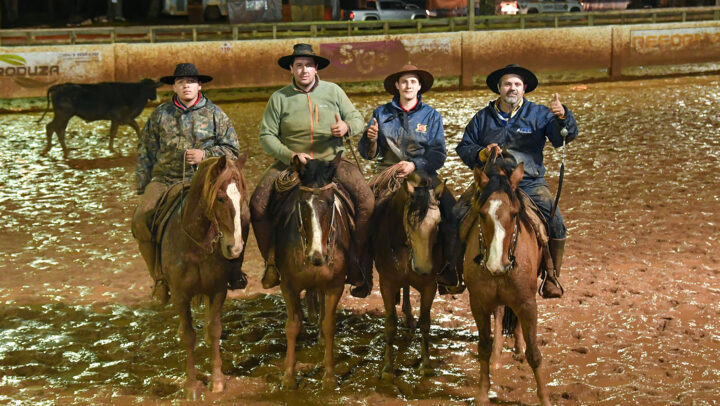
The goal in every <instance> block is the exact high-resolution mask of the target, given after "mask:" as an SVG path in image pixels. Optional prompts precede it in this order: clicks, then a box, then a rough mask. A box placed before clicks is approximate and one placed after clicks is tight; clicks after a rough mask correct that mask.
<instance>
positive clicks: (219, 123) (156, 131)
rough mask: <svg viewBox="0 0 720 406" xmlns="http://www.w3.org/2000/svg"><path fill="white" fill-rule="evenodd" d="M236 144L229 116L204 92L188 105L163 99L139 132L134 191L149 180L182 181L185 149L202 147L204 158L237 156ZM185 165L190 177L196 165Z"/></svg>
mask: <svg viewBox="0 0 720 406" xmlns="http://www.w3.org/2000/svg"><path fill="white" fill-rule="evenodd" d="M173 99H174V98H173ZM239 146H240V145H239V143H238V138H237V134H235V129H234V128H233V126H232V122H231V121H230V118H229V117H228V116H227V115H226V114H225V112H223V111H222V110H221V109H220V107H218V106H216V105H215V104H213V103H212V102H211V101H210V100H209V99H207V98H205V97H204V96H203V97H202V99H201V100H200V101H199V102H198V103H197V104H195V105H194V106H192V107H189V108H187V109H182V108H180V107H178V106H176V105H175V103H174V100H170V101H168V102H165V103H163V104H161V105H159V106H158V107H157V108H156V109H155V111H153V113H152V114H151V115H150V118H149V119H148V121H147V123H145V128H143V131H142V134H141V135H140V141H139V142H138V162H137V170H136V175H137V193H138V194H142V193H143V191H144V190H145V186H147V184H148V183H150V182H151V181H154V182H161V183H165V184H172V183H175V182H179V181H181V180H182V178H183V161H184V158H185V150H187V149H202V150H203V151H205V158H208V157H211V156H221V155H227V156H229V157H232V158H237V156H238V152H239ZM184 167H185V178H186V179H190V178H192V175H193V174H194V173H195V168H193V167H192V165H189V164H185V165H184Z"/></svg>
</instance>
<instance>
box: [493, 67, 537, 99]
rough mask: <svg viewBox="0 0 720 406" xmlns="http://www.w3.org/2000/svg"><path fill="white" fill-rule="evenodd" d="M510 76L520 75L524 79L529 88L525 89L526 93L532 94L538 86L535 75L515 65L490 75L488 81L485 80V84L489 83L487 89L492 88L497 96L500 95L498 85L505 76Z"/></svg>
mask: <svg viewBox="0 0 720 406" xmlns="http://www.w3.org/2000/svg"><path fill="white" fill-rule="evenodd" d="M510 74H513V75H518V76H520V77H521V78H523V83H524V84H525V86H527V87H526V88H525V93H530V92H532V91H533V90H535V88H536V87H537V85H538V80H537V76H535V74H534V73H532V72H530V70H528V69H525V68H523V67H522V66H520V65H517V64H514V63H513V64H510V65H508V66H506V67H504V68H502V69H498V70H496V71H495V72H493V73H491V74H489V75H488V77H487V79H486V80H485V83H487V87H488V88H490V90H492V91H493V92H495V93H497V94H500V91H499V90H498V83H499V82H500V79H502V77H503V76H505V75H510Z"/></svg>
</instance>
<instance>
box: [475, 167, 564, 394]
mask: <svg viewBox="0 0 720 406" xmlns="http://www.w3.org/2000/svg"><path fill="white" fill-rule="evenodd" d="M473 175H474V177H475V187H476V192H475V194H474V196H473V199H472V208H471V210H470V213H469V215H470V216H473V217H471V219H474V220H473V223H472V228H471V229H470V230H471V231H470V232H469V233H468V237H467V240H466V244H467V249H466V252H465V260H464V272H465V283H466V284H467V287H468V291H469V292H470V307H471V309H472V313H473V317H474V318H475V323H476V324H477V328H478V335H479V338H478V353H479V355H480V391H479V393H478V396H477V403H478V404H482V405H485V404H489V402H490V400H489V397H488V391H489V389H490V355H491V353H492V351H493V343H492V341H491V339H490V315H491V314H493V312H494V311H496V309H497V308H498V307H500V306H503V305H505V306H506V308H508V307H509V308H510V309H512V311H513V312H514V313H515V314H516V315H517V317H518V319H519V322H520V325H521V327H522V334H523V338H524V340H525V342H526V343H527V349H526V350H525V357H526V359H527V361H528V364H529V365H530V367H531V368H532V370H533V373H534V375H535V381H536V382H537V394H538V398H539V400H540V403H541V404H543V405H549V404H550V399H549V395H548V391H547V388H546V384H545V377H544V375H543V368H542V355H541V354H540V350H539V348H538V346H537V337H536V335H537V304H536V302H535V292H537V286H536V285H537V275H538V269H539V268H540V264H541V260H542V249H541V245H540V244H539V243H538V240H537V237H536V234H535V232H534V231H533V229H532V226H531V224H530V221H529V219H528V218H527V217H526V215H525V210H524V207H523V204H522V200H521V199H520V197H519V195H518V193H519V192H518V189H517V185H518V183H519V182H520V180H522V177H523V164H522V163H520V164H519V165H517V166H516V167H515V168H512V167H509V166H507V165H501V164H500V163H497V164H496V163H495V156H494V153H493V155H492V156H491V160H490V161H489V163H488V164H487V165H486V166H485V169H484V170H482V169H480V168H476V169H475V171H474V172H473ZM497 316H498V314H497V313H496V320H497V318H498V317H497ZM495 339H496V342H497V340H501V339H502V334H501V333H500V331H498V330H496V331H495ZM496 355H497V354H496Z"/></svg>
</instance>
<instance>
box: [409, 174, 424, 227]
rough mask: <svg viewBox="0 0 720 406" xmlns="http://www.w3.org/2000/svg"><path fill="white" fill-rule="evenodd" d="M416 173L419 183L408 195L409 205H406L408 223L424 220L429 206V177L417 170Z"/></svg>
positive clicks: (418, 222) (417, 222)
mask: <svg viewBox="0 0 720 406" xmlns="http://www.w3.org/2000/svg"><path fill="white" fill-rule="evenodd" d="M417 174H418V176H419V177H420V184H419V185H418V186H416V187H415V190H414V193H413V194H412V195H410V205H409V206H408V221H409V222H410V224H420V223H421V222H422V221H423V220H425V216H426V215H427V212H428V209H429V208H430V178H429V177H428V176H427V175H426V174H425V173H420V172H417ZM406 182H407V180H406Z"/></svg>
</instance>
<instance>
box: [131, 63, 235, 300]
mask: <svg viewBox="0 0 720 406" xmlns="http://www.w3.org/2000/svg"><path fill="white" fill-rule="evenodd" d="M211 80H212V77H210V76H207V75H201V74H199V73H198V70H197V68H196V67H195V65H193V64H191V63H180V64H178V65H177V66H176V67H175V73H174V74H173V75H171V76H164V77H162V78H160V82H162V83H165V84H168V85H171V86H172V88H173V92H175V94H174V95H173V97H172V100H170V101H167V102H165V103H162V104H161V105H159V106H158V107H157V108H156V109H155V111H153V112H152V114H151V115H150V118H149V119H148V121H147V123H146V124H145V128H143V131H142V134H141V135H140V140H139V142H138V162H137V169H136V172H135V173H136V176H137V194H138V195H141V197H140V202H139V204H138V206H137V208H136V209H135V213H134V214H133V220H132V231H133V235H134V236H135V239H137V241H138V245H139V246H140V253H141V254H142V256H143V259H145V263H146V264H147V266H148V269H149V270H150V275H151V276H152V277H153V279H154V280H155V285H154V288H153V294H152V295H153V298H155V299H156V300H157V301H159V302H160V303H163V304H164V303H167V300H168V286H167V284H166V283H165V281H164V280H163V279H162V275H161V274H160V273H159V272H158V270H156V269H155V251H156V250H155V241H154V238H153V235H152V232H151V231H150V222H151V221H152V217H153V214H154V211H155V207H156V206H157V203H158V201H159V200H160V198H161V197H162V196H163V195H164V193H165V191H167V190H168V188H169V187H170V186H171V185H173V184H175V183H178V182H181V181H182V180H183V178H185V179H190V178H192V176H193V173H194V171H195V169H194V167H193V166H194V165H197V164H199V163H200V162H201V161H202V160H203V159H205V158H208V157H212V156H221V155H226V156H228V157H231V158H233V159H235V158H237V156H238V152H239V146H240V144H239V142H238V138H237V134H235V129H234V128H233V125H232V122H231V121H230V118H228V116H227V115H226V114H225V113H224V112H223V111H222V110H221V109H220V107H218V106H216V105H215V104H213V103H212V102H211V101H210V100H209V99H207V98H206V97H205V96H203V94H202V93H201V92H200V90H201V89H202V85H203V84H204V83H207V82H210V81H211ZM183 170H184V172H183ZM233 277H235V275H233ZM233 279H236V278H233ZM238 280H239V279H238ZM237 283H239V282H238V281H236V280H233V281H231V288H233V289H235V288H238V287H241V286H237V285H236V284H237Z"/></svg>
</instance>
